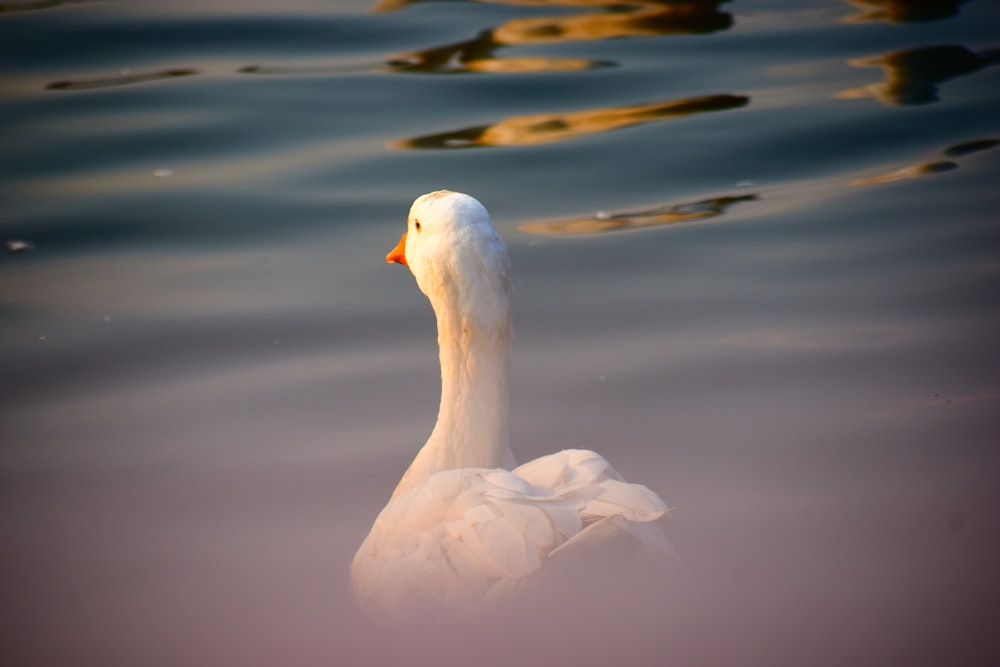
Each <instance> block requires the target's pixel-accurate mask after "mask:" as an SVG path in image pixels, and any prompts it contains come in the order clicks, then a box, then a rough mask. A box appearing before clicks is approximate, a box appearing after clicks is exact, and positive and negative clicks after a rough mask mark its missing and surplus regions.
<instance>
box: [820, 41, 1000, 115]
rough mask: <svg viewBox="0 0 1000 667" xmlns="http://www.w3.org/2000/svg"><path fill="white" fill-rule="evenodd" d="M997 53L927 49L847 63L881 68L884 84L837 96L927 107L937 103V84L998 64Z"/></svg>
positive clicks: (943, 47)
mask: <svg viewBox="0 0 1000 667" xmlns="http://www.w3.org/2000/svg"><path fill="white" fill-rule="evenodd" d="M998 55H1000V54H998V52H995V51H987V52H984V53H982V54H978V53H974V52H972V51H970V50H968V49H966V48H965V47H963V46H957V45H952V44H948V45H944V46H929V47H925V48H920V49H909V50H906V51H895V52H893V53H887V54H885V55H881V56H874V57H871V58H858V59H855V60H849V61H848V63H849V64H851V65H853V66H854V67H877V66H881V67H882V71H883V73H884V74H885V83H879V84H872V85H869V86H865V87H863V88H854V89H851V90H845V91H842V92H840V93H838V95H837V97H840V98H842V99H858V98H863V97H874V98H876V99H878V100H879V101H881V102H882V103H884V104H888V105H893V106H895V105H910V104H927V103H930V102H936V101H937V100H938V84H942V83H944V82H945V81H949V80H950V79H954V78H955V77H957V76H961V75H963V74H970V73H972V72H975V71H977V70H980V69H982V68H984V67H986V66H988V65H991V64H993V63H995V62H997V60H998V59H1000V58H998Z"/></svg>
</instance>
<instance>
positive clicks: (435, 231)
mask: <svg viewBox="0 0 1000 667" xmlns="http://www.w3.org/2000/svg"><path fill="white" fill-rule="evenodd" d="M386 260H387V261H388V262H395V263H399V264H404V265H407V266H409V268H410V271H411V272H412V273H413V276H414V277H415V278H416V280H417V285H418V286H419V287H420V290H421V291H422V292H423V293H424V294H425V295H426V296H427V298H428V299H429V300H430V302H431V306H433V308H434V313H435V315H436V316H437V327H438V345H439V348H440V360H441V405H440V409H439V411H438V418H437V423H436V424H435V426H434V430H433V432H432V433H431V436H430V438H429V439H428V440H427V443H426V444H425V445H424V446H423V448H422V449H421V450H420V452H419V453H418V454H417V456H416V458H415V459H414V460H413V463H412V464H411V465H410V467H409V469H408V470H407V471H406V473H405V474H404V475H403V478H402V479H401V480H400V482H399V485H398V486H397V487H396V490H395V491H394V492H393V494H392V497H391V498H390V500H389V502H388V504H387V505H386V506H385V508H384V509H383V510H382V512H381V513H380V514H379V515H378V518H377V519H376V520H375V523H374V525H373V526H372V529H371V532H370V533H369V534H368V537H367V538H366V539H365V541H364V543H363V544H362V545H361V547H360V548H359V549H358V552H357V554H356V555H355V557H354V562H353V564H352V566H351V577H352V580H353V587H354V594H355V597H356V599H357V601H358V603H359V604H360V605H361V606H362V608H364V609H366V610H367V611H370V612H372V613H374V614H376V615H378V616H387V617H394V616H395V617H399V616H403V617H405V616H409V615H411V614H413V613H419V614H421V615H426V614H428V613H431V612H433V611H434V610H438V611H444V612H445V613H446V614H448V613H452V612H462V611H466V610H470V609H474V608H477V607H481V606H483V604H484V603H486V602H489V601H492V600H496V599H498V598H503V597H507V596H508V594H509V593H511V592H512V591H513V590H514V589H516V588H519V587H521V586H522V584H523V583H524V582H526V581H529V580H534V579H536V578H537V577H538V576H539V575H538V574H536V573H542V576H544V573H545V572H546V571H549V570H553V571H555V570H557V569H558V564H559V563H560V562H563V561H569V560H570V559H567V558H564V557H561V556H560V554H565V553H567V552H569V553H572V552H573V551H574V549H573V547H574V545H587V544H593V543H595V542H597V543H599V542H605V541H608V539H609V536H622V535H626V536H629V537H631V538H635V539H632V540H630V541H631V542H633V543H638V544H640V545H641V546H642V547H643V549H642V553H643V558H644V559H645V560H647V561H648V562H651V563H652V564H653V565H654V569H659V568H661V567H665V566H666V561H667V560H668V559H669V546H668V544H667V542H666V537H665V535H664V534H663V531H662V529H661V528H660V526H659V525H656V524H653V523H650V522H654V521H655V520H656V519H659V518H660V517H661V516H663V515H664V514H665V513H666V511H667V507H666V505H665V504H664V503H663V501H662V500H660V498H659V497H658V496H657V495H656V494H654V493H653V492H652V491H650V490H649V489H647V488H646V487H644V486H641V485H638V484H629V483H626V482H624V481H623V480H622V478H621V477H620V476H619V475H618V473H616V472H615V471H614V469H613V468H612V467H611V466H610V465H609V464H608V462H607V461H606V460H605V459H604V458H603V457H602V456H600V455H599V454H596V453H595V452H591V451H585V450H578V449H569V450H564V451H561V452H558V453H556V454H550V455H548V456H543V457H541V458H538V459H535V460H533V461H529V462H528V463H525V464H523V465H521V466H518V467H514V466H515V462H514V455H513V453H512V452H511V449H510V444H509V442H508V437H507V376H508V371H507V369H508V357H509V339H510V335H511V322H510V282H509V279H508V273H509V266H510V264H509V259H508V257H507V250H506V248H505V247H504V244H503V242H502V241H501V240H500V237H499V236H498V235H497V233H496V231H495V230H494V229H493V226H492V225H491V224H490V218H489V215H488V214H487V212H486V209H485V208H484V207H483V205H482V204H480V203H479V202H478V201H477V200H475V199H474V198H472V197H470V196H468V195H464V194H460V193H456V192H449V191H445V190H442V191H439V192H432V193H430V194H426V195H423V196H421V197H419V198H417V200H416V201H415V202H414V203H413V207H412V208H411V209H410V215H409V219H408V221H407V231H406V232H405V233H404V234H403V236H402V238H401V239H400V241H399V244H398V245H397V246H396V247H395V248H394V249H393V250H392V252H390V253H389V254H388V255H387V256H386Z"/></svg>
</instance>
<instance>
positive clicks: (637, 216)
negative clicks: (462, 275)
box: [518, 194, 757, 235]
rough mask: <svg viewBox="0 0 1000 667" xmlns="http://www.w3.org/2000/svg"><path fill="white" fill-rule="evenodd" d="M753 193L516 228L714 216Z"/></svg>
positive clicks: (619, 226)
mask: <svg viewBox="0 0 1000 667" xmlns="http://www.w3.org/2000/svg"><path fill="white" fill-rule="evenodd" d="M756 200H757V195H756V194H748V195H742V196H739V197H714V198H712V199H703V200H701V201H696V202H692V203H686V204H675V205H669V206H656V207H653V208H649V209H641V210H638V211H623V212H620V213H610V214H609V213H603V212H601V213H597V214H595V215H593V216H591V217H589V218H569V219H566V220H552V221H547V222H529V223H525V224H523V225H520V226H519V227H518V229H519V230H520V231H522V232H525V233H527V234H545V235H565V234H598V233H603V232H618V231H622V230H626V229H639V228H641V227H659V226H662V225H673V224H677V223H680V222H692V221H695V220H704V219H706V218H715V217H717V216H720V215H722V214H723V213H725V212H726V209H728V208H729V207H730V206H732V205H733V204H736V203H739V202H745V201H756Z"/></svg>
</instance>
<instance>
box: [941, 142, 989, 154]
mask: <svg viewBox="0 0 1000 667" xmlns="http://www.w3.org/2000/svg"><path fill="white" fill-rule="evenodd" d="M998 144H1000V140H998V139H977V140H976V141H966V142H964V143H961V144H956V145H954V146H949V147H948V148H946V149H944V151H943V153H944V154H945V155H947V156H948V157H962V156H963V155H969V154H971V153H978V152H979V151H985V150H989V149H990V148H995V147H996V146H997V145H998Z"/></svg>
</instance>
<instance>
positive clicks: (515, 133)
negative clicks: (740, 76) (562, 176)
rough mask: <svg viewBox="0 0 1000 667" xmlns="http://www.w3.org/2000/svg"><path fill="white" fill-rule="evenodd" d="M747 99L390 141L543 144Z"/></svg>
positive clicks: (715, 98) (546, 117)
mask: <svg viewBox="0 0 1000 667" xmlns="http://www.w3.org/2000/svg"><path fill="white" fill-rule="evenodd" d="M749 101H750V98H749V97H744V96H742V95H707V96H705V97H692V98H686V99H681V100H671V101H666V102H653V103H651V104H637V105H632V106H624V107H611V108H607V109H588V110H586V111H572V112H566V113H554V114H533V115H530V116H515V117H514V118H508V119H506V120H502V121H500V122H498V123H494V124H492V125H483V126H480V127H469V128H465V129H461V130H454V131H451V132H442V133H440V134H431V135H426V136H423V137H415V138H413V139H404V140H401V141H396V142H393V143H391V144H390V146H391V147H392V148H400V149H415V148H471V147H474V146H524V145H529V144H544V143H550V142H554V141H565V140H566V139H573V138H575V137H579V136H583V135H586V134H594V133H597V132H607V131H608V130H615V129H618V128H622V127H629V126H630V125H639V124H642V123H650V122H653V121H657V120H664V119H666V118H676V117H679V116H687V115H690V114H695V113H703V112H706V111H723V110H726V109H736V108H739V107H742V106H746V104H747V103H748V102H749Z"/></svg>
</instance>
